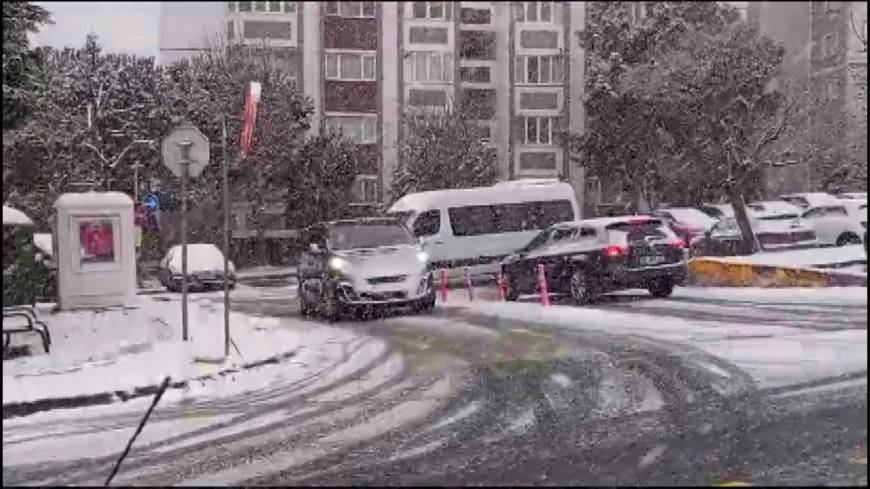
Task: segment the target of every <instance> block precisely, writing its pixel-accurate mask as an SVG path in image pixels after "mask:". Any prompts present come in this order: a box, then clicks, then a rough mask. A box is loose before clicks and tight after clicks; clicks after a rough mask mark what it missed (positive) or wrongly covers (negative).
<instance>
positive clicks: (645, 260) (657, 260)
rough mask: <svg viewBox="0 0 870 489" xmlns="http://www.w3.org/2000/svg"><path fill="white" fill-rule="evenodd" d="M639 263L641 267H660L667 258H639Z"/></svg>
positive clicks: (650, 256) (657, 256)
mask: <svg viewBox="0 0 870 489" xmlns="http://www.w3.org/2000/svg"><path fill="white" fill-rule="evenodd" d="M638 261H639V262H640V264H641V265H658V264H659V263H662V262H664V261H665V257H664V256H662V255H645V256H641V257H639V259H638Z"/></svg>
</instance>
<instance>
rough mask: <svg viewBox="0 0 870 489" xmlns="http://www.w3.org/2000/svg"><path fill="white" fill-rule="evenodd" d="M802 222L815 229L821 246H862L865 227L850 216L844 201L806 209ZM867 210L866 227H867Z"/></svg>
mask: <svg viewBox="0 0 870 489" xmlns="http://www.w3.org/2000/svg"><path fill="white" fill-rule="evenodd" d="M801 220H802V221H803V222H804V223H806V224H809V225H811V226H812V227H813V229H814V230H815V232H816V236H817V237H818V239H819V243H820V244H827V245H836V246H843V245H847V244H861V242H862V239H861V236H863V234H864V229H865V228H864V227H862V225H861V221H859V220H858V219H856V218H855V217H853V216H850V215H849V212H848V211H847V210H846V206H845V205H843V203H842V201H838V200H836V199H835V200H834V201H832V202H829V203H823V204H819V205H812V206H810V207H808V208H806V209H804V211H803V214H801ZM866 222H867V220H866V208H865V218H864V226H866V225H867V224H866Z"/></svg>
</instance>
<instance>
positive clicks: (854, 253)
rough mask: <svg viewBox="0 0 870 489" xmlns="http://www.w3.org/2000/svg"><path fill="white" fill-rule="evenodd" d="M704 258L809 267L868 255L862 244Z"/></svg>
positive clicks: (850, 260)
mask: <svg viewBox="0 0 870 489" xmlns="http://www.w3.org/2000/svg"><path fill="white" fill-rule="evenodd" d="M704 259H705V260H719V261H724V262H729V263H750V264H753V265H770V266H779V267H796V268H807V267H813V266H824V265H833V264H837V263H850V262H861V261H864V262H866V261H867V255H866V254H865V253H864V245H863V244H860V245H848V246H838V247H830V248H808V249H804V250H786V251H776V252H761V253H757V254H755V255H750V256H729V257H715V258H714V257H710V258H708V257H705V258H704Z"/></svg>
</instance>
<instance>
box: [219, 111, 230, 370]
mask: <svg viewBox="0 0 870 489" xmlns="http://www.w3.org/2000/svg"><path fill="white" fill-rule="evenodd" d="M221 128H222V133H223V134H222V135H223V139H222V141H221V151H222V152H223V161H222V162H221V173H222V174H223V186H224V189H223V190H224V358H226V357H229V356H230V282H229V268H230V266H229V262H230V182H229V180H230V178H229V162H228V161H227V159H228V157H227V116H226V115H224V116H223V118H222V120H221Z"/></svg>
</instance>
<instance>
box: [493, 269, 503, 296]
mask: <svg viewBox="0 0 870 489" xmlns="http://www.w3.org/2000/svg"><path fill="white" fill-rule="evenodd" d="M495 288H496V290H497V291H498V300H500V301H503V300H505V293H504V274H503V273H502V272H501V270H499V271H498V275H496V277H495Z"/></svg>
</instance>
